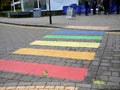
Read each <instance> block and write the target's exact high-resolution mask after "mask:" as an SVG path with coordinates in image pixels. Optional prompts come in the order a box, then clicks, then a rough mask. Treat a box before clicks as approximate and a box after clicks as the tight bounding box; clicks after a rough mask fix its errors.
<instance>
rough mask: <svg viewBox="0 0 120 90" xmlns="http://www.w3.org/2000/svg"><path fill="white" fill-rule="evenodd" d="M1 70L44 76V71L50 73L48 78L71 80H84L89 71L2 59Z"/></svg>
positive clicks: (0, 62)
mask: <svg viewBox="0 0 120 90" xmlns="http://www.w3.org/2000/svg"><path fill="white" fill-rule="evenodd" d="M0 70H2V71H3V70H4V71H9V72H15V73H16V72H19V73H23V74H31V75H38V76H42V75H43V72H44V71H47V72H48V77H54V78H62V79H69V80H80V81H82V80H84V78H85V76H86V74H87V71H88V69H87V68H77V67H68V66H58V65H50V64H40V63H32V62H21V61H14V60H2V59H0Z"/></svg>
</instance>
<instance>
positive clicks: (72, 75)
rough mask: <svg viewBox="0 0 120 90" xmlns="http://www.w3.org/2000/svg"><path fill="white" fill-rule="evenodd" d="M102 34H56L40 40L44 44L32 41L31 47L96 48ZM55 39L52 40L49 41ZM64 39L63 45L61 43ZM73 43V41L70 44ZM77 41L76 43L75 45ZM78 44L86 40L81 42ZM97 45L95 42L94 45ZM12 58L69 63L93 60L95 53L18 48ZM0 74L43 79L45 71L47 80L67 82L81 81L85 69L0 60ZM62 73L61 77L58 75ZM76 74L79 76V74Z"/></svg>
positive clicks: (53, 33) (75, 31) (67, 32)
mask: <svg viewBox="0 0 120 90" xmlns="http://www.w3.org/2000/svg"><path fill="white" fill-rule="evenodd" d="M104 34H105V32H103V31H85V30H82V31H81V30H55V31H53V32H51V34H49V35H45V36H43V39H45V40H35V41H33V42H31V43H30V46H47V47H53V46H55V47H75V48H78V49H79V48H91V49H92V48H95V49H97V48H99V46H100V41H101V40H102V39H103V37H102V36H103V35H104ZM51 39H54V40H51ZM61 39H62V40H63V39H64V41H62V40H61ZM69 40H73V41H69ZM74 40H76V41H74ZM79 40H83V41H85V40H87V41H85V42H81V41H79ZM94 41H97V42H94ZM12 54H17V55H34V56H47V57H48V58H49V57H57V58H68V59H72V60H89V61H90V60H94V57H95V52H85V51H84V52H79V51H70V50H69V51H68V50H56V49H47V48H46V49H45V48H20V49H18V50H16V51H14V52H13V53H12ZM0 70H5V71H9V72H19V73H25V74H32V75H39V76H41V75H42V72H43V71H44V70H46V71H48V72H49V74H48V76H49V77H55V78H56V77H57V78H64V79H70V80H80V81H82V80H84V79H85V76H86V75H87V72H88V68H76V67H68V66H59V65H50V64H41V63H32V62H21V61H15V60H9V61H8V60H2V59H1V60H0ZM61 72H62V73H61ZM78 72H79V73H78Z"/></svg>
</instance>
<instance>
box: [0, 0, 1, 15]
mask: <svg viewBox="0 0 120 90" xmlns="http://www.w3.org/2000/svg"><path fill="white" fill-rule="evenodd" d="M0 16H1V0H0Z"/></svg>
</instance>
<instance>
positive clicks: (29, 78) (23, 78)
mask: <svg viewBox="0 0 120 90" xmlns="http://www.w3.org/2000/svg"><path fill="white" fill-rule="evenodd" d="M32 79H33V77H32V76H28V75H26V76H23V77H21V78H20V79H19V80H21V81H31V80H32Z"/></svg>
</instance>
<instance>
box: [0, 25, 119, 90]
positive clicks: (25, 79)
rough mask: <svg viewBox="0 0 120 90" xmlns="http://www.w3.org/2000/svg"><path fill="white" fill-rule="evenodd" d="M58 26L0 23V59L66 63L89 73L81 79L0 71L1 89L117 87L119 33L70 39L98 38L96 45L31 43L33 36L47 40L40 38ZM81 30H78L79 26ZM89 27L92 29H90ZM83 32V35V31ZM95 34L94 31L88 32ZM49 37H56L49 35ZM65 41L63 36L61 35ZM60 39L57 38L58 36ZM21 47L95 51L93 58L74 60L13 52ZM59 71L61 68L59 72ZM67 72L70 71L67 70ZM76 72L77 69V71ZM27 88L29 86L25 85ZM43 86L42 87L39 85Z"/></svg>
mask: <svg viewBox="0 0 120 90" xmlns="http://www.w3.org/2000/svg"><path fill="white" fill-rule="evenodd" d="M55 30H59V29H55V28H51V29H49V28H29V27H28V28H27V27H18V26H6V25H0V59H6V60H16V61H23V62H32V63H43V64H52V65H60V66H69V67H78V68H79V67H80V68H88V73H87V75H86V77H85V79H84V80H82V81H79V80H69V79H65V78H63V79H62V78H54V77H48V76H38V75H30V74H22V73H19V72H10V71H5V70H1V71H0V90H98V89H104V88H107V89H108V90H109V89H111V88H112V89H113V90H114V89H118V90H119V89H120V69H119V66H120V43H119V41H120V34H119V32H118V33H107V32H105V34H103V35H99V36H102V37H103V38H102V40H100V41H98V40H90V41H89V40H83V39H81V40H72V39H70V40H69V41H76V42H77V41H79V42H97V43H100V46H99V47H98V48H86V47H80V48H77V47H57V46H54V47H51V46H45V45H43V46H33V45H30V43H31V42H33V41H35V40H46V39H45V38H42V37H43V36H45V35H48V34H51V32H53V31H55ZM79 31H81V30H79ZM90 31H92V30H90ZM85 36H86V35H85ZM91 36H96V35H91ZM48 40H49V41H52V40H56V39H48ZM60 40H61V41H66V40H65V39H60ZM58 41H59V40H58ZM20 48H36V49H38V48H43V49H55V50H68V51H71V50H72V51H79V52H83V51H86V52H95V53H96V55H95V57H94V60H91V61H88V60H77V59H70V58H58V57H48V56H34V55H20V54H13V52H14V51H16V50H18V49H20ZM61 73H62V72H61ZM68 73H69V72H68ZM76 74H77V73H76ZM93 79H94V80H102V81H104V85H98V84H93ZM28 88H29V89H28ZM41 88H42V89H41Z"/></svg>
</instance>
